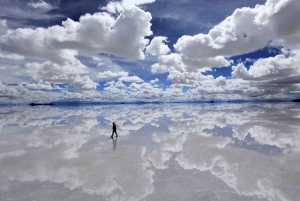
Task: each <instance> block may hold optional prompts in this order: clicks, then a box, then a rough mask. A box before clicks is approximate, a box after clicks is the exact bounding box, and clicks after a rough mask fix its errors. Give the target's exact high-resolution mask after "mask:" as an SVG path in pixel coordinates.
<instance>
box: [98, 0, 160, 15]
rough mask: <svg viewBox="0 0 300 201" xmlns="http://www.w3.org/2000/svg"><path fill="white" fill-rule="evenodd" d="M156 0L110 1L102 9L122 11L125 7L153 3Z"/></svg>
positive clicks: (112, 11)
mask: <svg viewBox="0 0 300 201" xmlns="http://www.w3.org/2000/svg"><path fill="white" fill-rule="evenodd" d="M153 2H155V0H122V1H110V2H108V4H107V5H106V6H104V7H101V9H102V10H106V11H108V12H110V13H114V14H116V13H120V12H122V11H123V10H124V9H130V8H133V7H135V6H139V5H143V4H148V3H153Z"/></svg>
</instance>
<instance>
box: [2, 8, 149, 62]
mask: <svg viewBox="0 0 300 201" xmlns="http://www.w3.org/2000/svg"><path fill="white" fill-rule="evenodd" d="M150 20H151V14H150V13H148V12H145V11H143V10H141V9H140V8H138V7H133V8H131V9H127V10H124V12H122V13H121V14H120V16H119V17H118V18H114V17H112V16H110V15H109V14H107V13H95V14H93V15H91V14H86V15H84V16H81V17H80V19H79V22H76V21H73V20H71V19H67V20H66V21H64V22H63V23H62V26H58V25H56V26H52V27H49V28H37V29H30V28H23V29H16V30H14V31H11V32H9V33H7V34H6V35H4V36H1V38H0V47H1V49H2V50H4V51H7V52H11V53H15V54H21V55H24V56H34V57H39V58H44V59H47V60H50V61H52V62H56V63H60V64H62V63H64V62H68V58H66V54H67V55H68V54H69V50H73V51H85V52H88V53H93V54H98V53H109V54H115V55H118V56H124V57H131V58H137V59H143V58H144V53H143V50H144V48H145V47H146V45H147V44H148V39H145V38H144V37H145V36H149V35H151V34H152V32H151V30H150V26H151V23H150ZM100 36H101V37H100ZM66 51H68V52H66Z"/></svg>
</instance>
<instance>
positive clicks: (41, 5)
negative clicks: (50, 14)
mask: <svg viewBox="0 0 300 201" xmlns="http://www.w3.org/2000/svg"><path fill="white" fill-rule="evenodd" d="M27 5H28V6H30V7H32V8H37V9H43V10H51V9H52V8H53V7H52V6H51V5H50V4H48V3H47V2H45V1H42V0H39V1H38V2H29V3H28V4H27Z"/></svg>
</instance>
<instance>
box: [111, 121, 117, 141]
mask: <svg viewBox="0 0 300 201" xmlns="http://www.w3.org/2000/svg"><path fill="white" fill-rule="evenodd" d="M112 124H113V127H112V130H113V131H112V134H111V138H113V137H114V133H116V137H118V133H117V126H116V124H115V122H113V123H112Z"/></svg>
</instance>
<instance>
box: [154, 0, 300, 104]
mask: <svg viewBox="0 0 300 201" xmlns="http://www.w3.org/2000/svg"><path fill="white" fill-rule="evenodd" d="M299 9H300V3H299V2H298V1H295V0H268V1H267V2H266V3H265V4H264V5H257V6H255V7H254V8H249V7H244V8H239V9H236V10H235V11H234V12H233V14H232V15H231V16H229V17H227V18H226V19H225V20H224V21H222V22H221V23H220V24H218V25H216V26H215V27H213V28H212V29H211V30H210V31H209V32H208V33H207V34H203V33H200V34H197V35H194V36H188V35H185V36H182V37H181V38H179V39H178V41H177V43H176V44H175V45H174V47H175V50H176V51H177V53H172V54H170V55H163V56H160V57H159V58H158V63H156V64H154V65H152V66H151V71H152V73H167V72H168V73H169V76H168V79H169V80H170V81H172V82H174V83H175V84H188V85H194V87H195V88H194V89H191V90H189V93H190V95H191V97H194V98H195V96H198V98H200V97H203V96H201V95H209V94H210V97H215V98H216V97H217V96H219V97H220V95H221V94H223V95H221V96H223V97H224V96H225V95H226V93H233V92H234V91H236V92H238V94H236V93H235V94H233V96H232V97H234V98H238V97H240V98H247V97H260V98H264V97H268V98H270V97H275V96H277V97H278V98H282V97H284V94H288V93H298V92H299V87H300V85H299V79H298V77H299V67H298V65H297V63H299V61H298V60H299V55H300V54H299V42H298V41H297V38H298V37H299V34H300V28H299V27H300V23H299V22H298V21H297V20H296V18H295V17H297V16H298V15H299V12H298V11H297V10H299ZM268 44H269V45H273V46H281V47H284V49H282V54H280V55H277V56H274V57H271V58H266V59H258V60H257V61H255V62H254V64H253V65H252V66H251V67H250V68H249V70H247V68H246V67H245V65H244V64H243V63H240V64H238V65H236V66H233V67H232V75H233V76H234V78H233V79H230V80H229V79H225V78H217V79H216V80H212V77H210V79H208V80H210V81H208V80H207V79H206V76H203V75H202V74H201V73H200V72H203V71H209V70H210V69H211V68H212V67H224V66H230V65H231V61H229V60H228V58H229V57H231V56H235V55H242V54H245V53H249V52H253V51H256V50H258V49H261V48H263V47H265V46H266V45H268ZM286 49H289V50H288V51H286ZM203 78H205V79H203ZM195 84H196V85H195ZM197 85H198V86H197ZM208 86H210V87H212V88H207V87H208ZM197 94H198V95H197ZM216 94H218V95H217V96H216Z"/></svg>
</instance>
